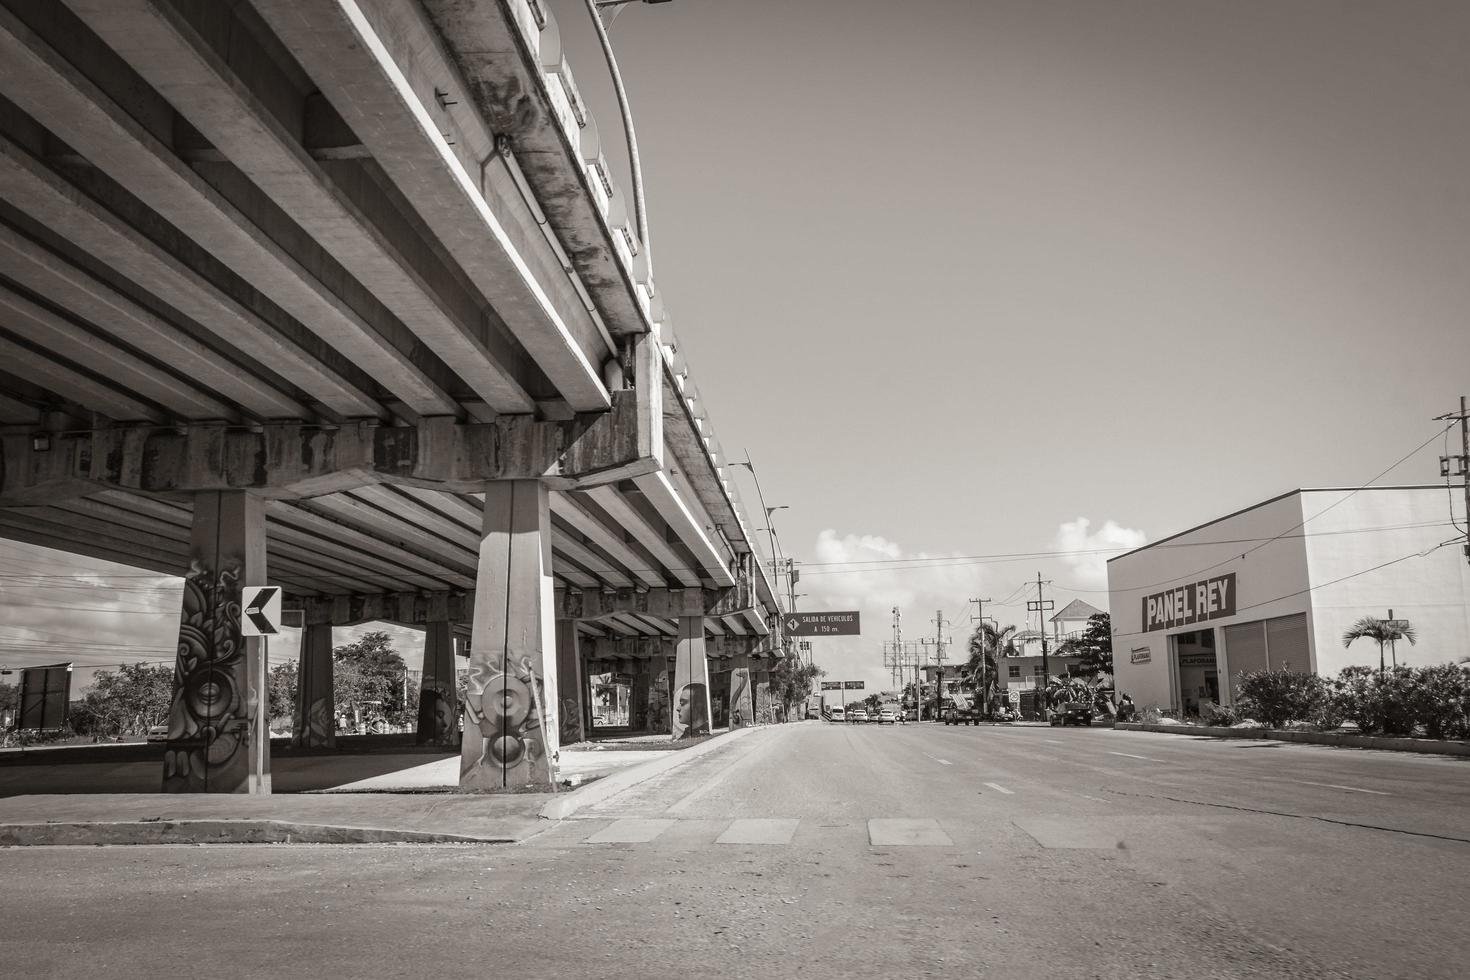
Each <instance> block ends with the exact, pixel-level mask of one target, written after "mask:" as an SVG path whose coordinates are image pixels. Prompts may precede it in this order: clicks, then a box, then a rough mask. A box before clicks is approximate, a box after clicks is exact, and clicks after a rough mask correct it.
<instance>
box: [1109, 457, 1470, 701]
mask: <svg viewBox="0 0 1470 980" xmlns="http://www.w3.org/2000/svg"><path fill="white" fill-rule="evenodd" d="M1464 527H1465V515H1464V504H1463V496H1462V493H1461V490H1460V489H1459V488H1458V487H1456V488H1453V490H1452V492H1448V493H1447V492H1446V488H1445V486H1444V485H1439V486H1419V487H1369V488H1366V489H1361V490H1341V489H1339V490H1294V491H1292V492H1290V493H1286V494H1282V495H1281V496H1279V497H1274V498H1272V499H1270V500H1267V501H1264V502H1262V503H1259V504H1256V505H1255V506H1253V507H1248V508H1246V509H1245V510H1241V511H1237V512H1236V513H1233V514H1230V515H1227V516H1225V517H1221V518H1218V519H1216V520H1214V521H1210V522H1208V523H1206V524H1202V525H1200V526H1198V527H1195V528H1191V529H1190V530H1188V531H1184V532H1181V533H1179V534H1176V535H1173V536H1172V537H1169V538H1164V539H1163V540H1160V541H1156V542H1154V543H1152V544H1149V545H1145V546H1144V547H1142V548H1138V549H1136V550H1134V551H1131V552H1128V553H1127V554H1124V555H1119V556H1118V557H1116V558H1113V559H1111V560H1110V561H1109V562H1108V592H1109V598H1110V606H1111V614H1112V625H1113V663H1114V673H1115V677H1116V681H1117V690H1118V692H1119V694H1120V695H1121V694H1123V693H1127V694H1130V695H1132V697H1133V700H1134V701H1135V702H1136V703H1137V704H1138V705H1140V706H1144V705H1148V704H1157V705H1158V706H1159V707H1160V708H1161V709H1164V710H1173V711H1175V712H1181V713H1193V712H1195V711H1197V710H1198V709H1199V706H1200V705H1201V704H1203V703H1204V702H1206V701H1214V702H1216V703H1220V704H1230V703H1231V702H1232V701H1233V698H1234V690H1233V686H1234V684H1233V680H1232V679H1233V678H1236V677H1237V676H1238V675H1239V674H1240V673H1241V672H1242V671H1247V670H1260V669H1263V668H1272V669H1278V668H1282V667H1287V668H1290V669H1293V670H1302V671H1314V672H1316V673H1318V674H1321V675H1323V676H1327V677H1333V676H1336V675H1337V673H1338V672H1339V671H1340V670H1341V669H1342V668H1343V667H1347V666H1349V665H1352V664H1371V665H1374V666H1376V665H1377V663H1378V647H1377V645H1376V644H1374V643H1373V642H1372V641H1371V640H1359V641H1357V642H1356V643H1354V644H1353V645H1352V646H1351V647H1345V646H1344V643H1343V633H1344V632H1345V631H1346V630H1347V629H1348V628H1349V627H1350V626H1351V625H1352V624H1353V623H1354V622H1356V621H1357V620H1358V619H1361V618H1362V617H1364V616H1376V617H1379V618H1382V619H1386V618H1389V611H1390V610H1392V612H1393V616H1394V618H1397V619H1407V620H1409V621H1410V622H1411V623H1412V624H1413V626H1414V629H1415V631H1416V632H1417V634H1418V643H1417V644H1416V645H1409V644H1407V643H1399V644H1397V645H1396V649H1395V650H1394V651H1393V655H1394V656H1396V657H1397V661H1398V662H1399V663H1407V664H1416V665H1417V664H1434V663H1446V662H1450V661H1455V660H1459V659H1461V658H1463V657H1466V656H1470V600H1467V596H1470V565H1467V562H1466V557H1465V554H1464V550H1463V542H1464V534H1463V529H1464Z"/></svg>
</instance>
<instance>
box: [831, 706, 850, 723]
mask: <svg viewBox="0 0 1470 980" xmlns="http://www.w3.org/2000/svg"><path fill="white" fill-rule="evenodd" d="M827 720H828V721H846V720H847V713H846V711H845V710H844V709H843V708H842V706H841V705H836V704H834V705H832V706H830V707H829V708H827Z"/></svg>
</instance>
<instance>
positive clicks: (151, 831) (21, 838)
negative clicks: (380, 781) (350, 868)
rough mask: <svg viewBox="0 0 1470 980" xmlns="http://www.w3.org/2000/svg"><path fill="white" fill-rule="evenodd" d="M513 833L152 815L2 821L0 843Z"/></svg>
mask: <svg viewBox="0 0 1470 980" xmlns="http://www.w3.org/2000/svg"><path fill="white" fill-rule="evenodd" d="M518 839H519V838H516V837H512V836H495V837H474V836H468V835H465V834H435V833H423V832H420V831H414V830H383V829H376V828H372V827H335V826H329V825H322V824H303V823H292V822H289V821H285V820H151V821H119V822H111V823H110V822H97V823H86V822H76V823H15V824H6V825H3V826H0V847H58V846H73V847H76V846H89V847H92V846H95V847H104V846H112V845H140V846H141V845H148V844H514V843H516V841H517V840H518Z"/></svg>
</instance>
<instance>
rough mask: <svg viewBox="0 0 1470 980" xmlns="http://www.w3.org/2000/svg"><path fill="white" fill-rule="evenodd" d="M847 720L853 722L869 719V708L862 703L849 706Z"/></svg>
mask: <svg viewBox="0 0 1470 980" xmlns="http://www.w3.org/2000/svg"><path fill="white" fill-rule="evenodd" d="M847 720H848V721H851V722H857V723H860V722H865V721H867V720H868V709H867V708H864V707H862V706H861V705H856V706H854V707H851V708H848V709H847Z"/></svg>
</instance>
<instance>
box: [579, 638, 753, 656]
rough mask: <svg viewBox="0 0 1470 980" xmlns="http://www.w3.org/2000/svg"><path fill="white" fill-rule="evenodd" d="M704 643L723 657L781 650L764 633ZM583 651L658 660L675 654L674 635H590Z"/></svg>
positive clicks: (713, 653)
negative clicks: (621, 636) (620, 636)
mask: <svg viewBox="0 0 1470 980" xmlns="http://www.w3.org/2000/svg"><path fill="white" fill-rule="evenodd" d="M704 645H705V654H706V656H709V657H711V658H718V659H721V660H724V659H728V658H730V657H737V656H745V657H774V656H777V655H778V653H779V651H777V650H776V648H775V645H774V644H773V643H772V642H771V641H770V638H769V637H762V636H707V637H705V640H704ZM582 650H583V652H584V654H585V655H586V656H587V658H588V659H589V660H590V659H599V660H609V659H614V658H618V657H632V658H634V659H649V658H652V659H658V658H660V657H672V656H673V655H674V642H673V637H629V638H607V637H588V638H587V639H586V640H584V641H583V643H582Z"/></svg>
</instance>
